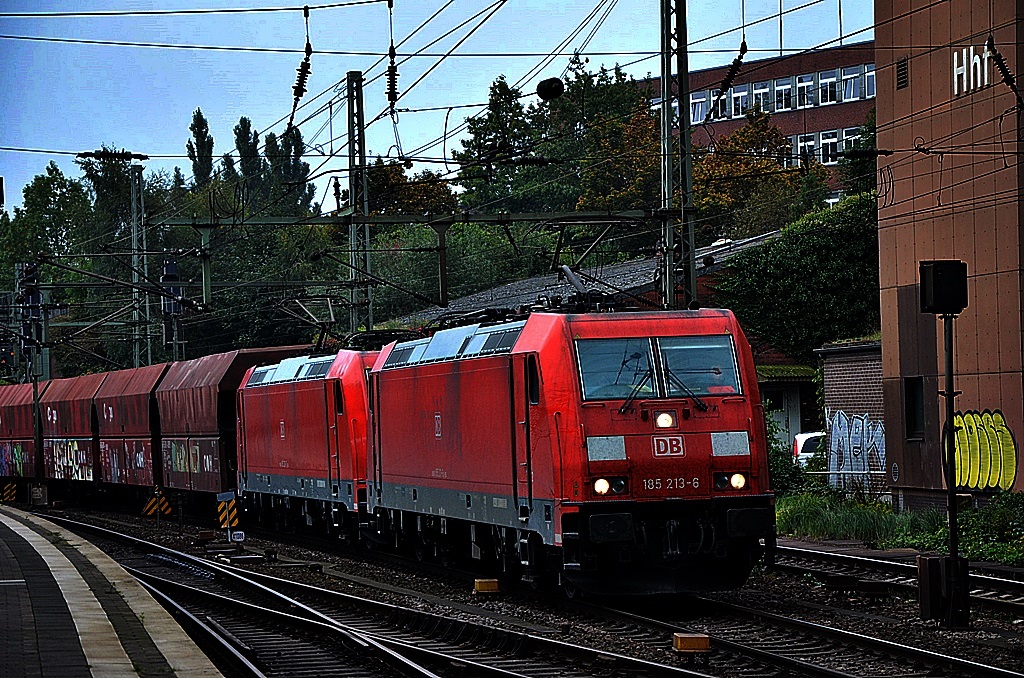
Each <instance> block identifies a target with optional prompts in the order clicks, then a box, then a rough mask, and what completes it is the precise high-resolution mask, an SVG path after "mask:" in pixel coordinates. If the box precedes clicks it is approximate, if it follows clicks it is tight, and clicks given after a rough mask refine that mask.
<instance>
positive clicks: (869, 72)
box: [864, 64, 875, 99]
mask: <svg viewBox="0 0 1024 678" xmlns="http://www.w3.org/2000/svg"><path fill="white" fill-rule="evenodd" d="M864 98H865V99H874V98H875V65H874V64H868V65H867V66H865V67H864Z"/></svg>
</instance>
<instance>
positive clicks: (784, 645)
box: [604, 598, 1024, 678]
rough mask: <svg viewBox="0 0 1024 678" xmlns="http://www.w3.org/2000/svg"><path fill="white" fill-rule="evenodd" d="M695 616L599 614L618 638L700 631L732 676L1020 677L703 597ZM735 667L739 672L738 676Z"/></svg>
mask: <svg viewBox="0 0 1024 678" xmlns="http://www.w3.org/2000/svg"><path fill="white" fill-rule="evenodd" d="M695 603H697V604H699V605H700V612H701V613H700V615H699V617H697V618H693V619H680V618H677V617H673V616H670V615H663V614H654V615H651V614H638V613H635V612H631V611H625V610H619V609H606V610H604V613H606V614H609V615H611V616H613V617H617V618H618V619H620V623H622V624H623V631H622V632H623V633H632V634H636V635H638V636H639V635H644V634H656V633H659V632H664V631H666V630H670V629H674V630H675V631H680V630H685V631H690V632H698V633H706V634H707V635H708V636H709V637H710V638H711V647H712V651H713V653H714V654H713V656H712V657H710V658H709V662H708V663H709V665H711V666H714V667H715V669H716V670H715V673H718V670H719V669H724V670H728V669H729V667H736V668H737V669H738V674H737V675H744V676H749V675H758V676H811V677H825V678H840V677H843V678H853V677H866V676H871V677H873V678H880V677H887V676H893V677H895V676H901V677H902V676H922V677H923V676H929V677H932V678H934V677H937V676H978V677H985V678H1011V677H1017V678H1019V677H1020V676H1022V675H1024V674H1020V673H1017V672H1015V671H1010V670H1007V669H1003V668H999V667H994V666H988V665H985V664H982V663H979V662H974V661H969V660H965V659H961V658H958V657H953V656H949V655H945V654H941V653H938V652H932V651H929V650H923V649H921V648H917V647H913V646H909V645H904V644H901V643H897V642H894V641H891V640H887V639H882V638H876V637H873V636H868V635H864V634H859V633H852V632H849V631H843V630H841V629H836V628H833V627H830V626H825V625H822V624H815V623H811V622H807V621H803V620H800V619H795V618H792V617H787V616H783V615H778V614H772V613H768V612H764V611H762V610H758V609H753V608H750V607H746V606H741V605H735V604H731V603H726V602H722V601H718V600H714V599H709V598H698V599H695ZM740 669H741V670H740Z"/></svg>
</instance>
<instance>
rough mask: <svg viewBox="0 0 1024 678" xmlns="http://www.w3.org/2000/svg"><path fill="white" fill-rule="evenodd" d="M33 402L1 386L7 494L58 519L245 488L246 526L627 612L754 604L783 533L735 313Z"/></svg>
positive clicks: (52, 390) (508, 322) (404, 347)
mask: <svg viewBox="0 0 1024 678" xmlns="http://www.w3.org/2000/svg"><path fill="white" fill-rule="evenodd" d="M32 389H33V387H32V385H30V384H20V385H13V386H4V387H0V478H2V480H0V483H9V482H15V483H17V484H18V486H19V488H22V491H24V492H27V491H28V489H29V487H30V486H31V487H39V486H40V485H42V486H45V488H46V489H47V491H48V492H49V494H50V497H51V499H52V498H53V497H54V496H55V495H58V494H64V493H69V494H72V493H83V492H86V491H97V490H99V491H101V492H103V491H105V492H108V493H109V492H111V491H112V490H114V489H116V488H137V489H139V490H145V491H151V490H152V488H153V487H154V486H159V487H161V488H164V491H165V492H169V493H178V494H179V495H180V496H183V497H185V498H187V499H189V500H192V501H203V500H206V501H209V500H210V499H211V498H212V497H213V496H214V495H216V494H218V493H221V492H226V491H235V492H237V495H238V497H239V501H240V502H241V505H242V507H243V508H244V514H243V516H244V517H243V520H244V521H251V522H257V521H258V522H259V523H261V524H266V525H271V526H274V527H276V528H278V529H283V530H309V531H315V532H320V533H323V534H331V535H336V536H337V537H338V538H339V539H344V540H348V541H352V542H358V543H361V544H365V545H366V546H367V547H370V548H388V549H395V550H398V551H401V552H404V553H408V554H410V555H414V556H415V557H418V558H436V559H439V560H440V561H442V562H454V561H476V562H478V563H479V565H480V566H481V567H482V568H486V569H489V570H491V571H496V572H501V573H504V574H505V575H507V576H512V577H516V578H521V579H523V580H526V581H529V582H542V581H548V580H551V579H557V581H558V582H560V583H561V584H562V585H563V586H564V587H565V588H566V589H567V590H578V589H581V590H591V591H614V592H616V593H620V594H622V593H626V594H629V593H637V594H639V593H650V592H656V591H697V590H708V589H722V588H732V587H737V586H739V585H741V584H742V583H743V582H744V581H745V580H746V579H747V577H748V576H749V574H750V571H751V569H752V567H753V566H754V565H755V564H756V562H757V561H758V559H759V558H760V556H761V553H762V550H763V547H764V543H765V542H766V540H770V539H771V538H772V537H773V535H774V498H773V494H772V492H771V489H770V484H769V478H768V463H767V440H766V430H765V424H764V412H763V409H762V405H761V400H760V397H759V394H758V388H757V379H756V374H755V370H754V364H753V359H752V356H751V352H750V348H749V345H748V343H747V341H746V339H745V337H744V335H743V332H742V330H741V328H740V326H739V324H738V323H737V321H736V319H735V317H734V316H733V314H732V313H731V312H729V311H727V310H721V309H703V310H695V311H668V312H623V313H543V312H540V313H532V314H529V315H526V316H523V317H512V318H505V319H498V320H495V321H493V322H476V323H471V324H464V325H456V326H453V327H448V328H446V329H442V330H440V331H437V332H435V333H434V334H432V335H431V336H429V337H424V338H411V339H407V340H402V341H393V342H391V343H390V344H388V345H386V346H384V347H383V348H381V349H379V350H353V349H343V350H340V351H338V352H337V353H336V354H334V355H309V352H308V350H304V349H303V348H302V347H284V348H275V349H247V350H239V351H233V352H230V353H224V354H218V355H211V356H206V357H203V358H198V359H195V360H187V361H182V362H176V363H171V364H164V365H154V366H150V367H142V368H137V369H134V370H123V371H118V372H109V373H103V374H93V375H86V376H82V377H77V378H73V379H55V380H52V381H50V382H48V383H47V382H44V383H41V384H39V385H38V397H37V398H34V397H33V393H32ZM34 399H37V400H38V403H39V414H40V417H41V420H42V422H41V423H42V440H41V448H37V446H36V442H35V439H34V435H33V434H34V431H33V415H32V411H33V401H34Z"/></svg>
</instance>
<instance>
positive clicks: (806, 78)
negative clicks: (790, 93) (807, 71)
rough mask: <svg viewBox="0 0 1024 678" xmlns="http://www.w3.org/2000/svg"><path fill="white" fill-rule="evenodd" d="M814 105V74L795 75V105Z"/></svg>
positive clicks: (799, 106)
mask: <svg viewBox="0 0 1024 678" xmlns="http://www.w3.org/2000/svg"><path fill="white" fill-rule="evenodd" d="M813 105H814V76H813V75H798V76H796V107H797V108H807V107H808V106H813Z"/></svg>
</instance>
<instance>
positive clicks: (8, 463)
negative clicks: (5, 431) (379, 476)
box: [0, 441, 30, 476]
mask: <svg viewBox="0 0 1024 678" xmlns="http://www.w3.org/2000/svg"><path fill="white" fill-rule="evenodd" d="M29 461H30V460H28V459H26V458H25V450H24V448H23V446H22V443H20V442H13V441H5V442H0V476H25V475H27V474H26V473H25V471H26V468H27V467H30V464H28V463H27V462H29Z"/></svg>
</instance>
